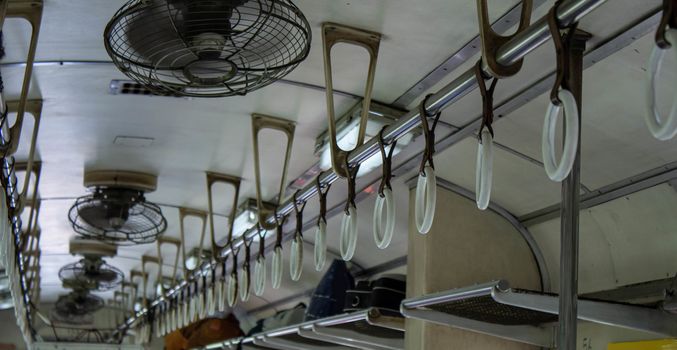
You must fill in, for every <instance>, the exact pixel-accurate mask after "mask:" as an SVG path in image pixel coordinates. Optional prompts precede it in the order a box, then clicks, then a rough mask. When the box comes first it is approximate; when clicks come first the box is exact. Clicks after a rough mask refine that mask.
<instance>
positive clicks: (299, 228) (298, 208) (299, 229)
mask: <svg viewBox="0 0 677 350" xmlns="http://www.w3.org/2000/svg"><path fill="white" fill-rule="evenodd" d="M299 192H301V190H298V191H296V192H294V213H295V214H296V231H295V232H294V238H296V237H303V210H304V209H305V208H306V201H300V200H298V194H299ZM299 203H300V205H299Z"/></svg>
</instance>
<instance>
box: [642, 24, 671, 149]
mask: <svg viewBox="0 0 677 350" xmlns="http://www.w3.org/2000/svg"><path fill="white" fill-rule="evenodd" d="M665 36H666V39H667V40H668V41H669V42H670V44H671V47H670V49H672V50H673V52H674V53H675V56H677V29H672V28H668V29H666V31H665ZM668 50H669V49H661V48H660V47H658V46H655V45H654V48H653V50H652V51H651V56H649V65H648V69H647V79H646V107H647V109H646V113H645V115H644V116H645V121H646V125H647V127H648V128H649V131H650V132H651V134H652V135H653V136H654V137H655V138H657V139H659V140H662V141H666V140H669V139H671V138H673V137H674V136H675V135H677V89H676V90H675V97H674V98H673V100H672V101H673V103H672V108H671V109H670V114H669V115H668V117H667V118H665V119H664V118H663V117H661V115H660V112H659V111H658V107H657V106H656V77H657V76H658V75H659V73H660V70H661V66H662V63H663V56H665V52H666V51H668ZM673 68H674V69H675V71H677V65H676V66H675V67H673ZM667 76H672V74H667ZM675 88H677V85H676V86H675Z"/></svg>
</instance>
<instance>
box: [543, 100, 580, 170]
mask: <svg viewBox="0 0 677 350" xmlns="http://www.w3.org/2000/svg"><path fill="white" fill-rule="evenodd" d="M557 97H558V98H559V100H560V101H562V105H561V106H556V105H554V104H553V103H552V102H551V103H550V105H548V110H547V112H546V113H545V123H543V144H542V146H543V147H542V155H543V165H544V166H545V172H546V173H547V174H548V177H549V178H550V179H551V180H553V181H557V182H560V181H562V180H564V179H565V178H566V177H567V176H568V175H569V173H570V172H571V168H572V166H573V165H574V160H575V159H576V151H577V149H578V129H579V125H578V106H577V105H576V99H575V98H574V95H573V94H572V93H571V91H569V90H565V89H560V90H559V91H558V92H557ZM562 108H564V118H565V125H566V130H564V149H563V150H562V159H560V161H559V164H558V163H557V159H556V157H557V156H556V154H555V136H556V133H557V117H558V115H559V112H560V110H561V109H562Z"/></svg>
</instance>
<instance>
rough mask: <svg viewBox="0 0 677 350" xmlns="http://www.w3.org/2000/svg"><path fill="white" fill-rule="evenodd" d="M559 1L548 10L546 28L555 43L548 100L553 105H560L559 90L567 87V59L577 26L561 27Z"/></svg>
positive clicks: (568, 61)
mask: <svg viewBox="0 0 677 350" xmlns="http://www.w3.org/2000/svg"><path fill="white" fill-rule="evenodd" d="M560 3H561V1H560V0H558V1H556V2H555V5H554V6H553V7H552V8H551V9H550V12H548V17H547V18H548V28H549V29H550V34H551V36H552V42H553V44H554V45H555V53H556V55H557V70H556V75H555V83H554V84H553V86H552V90H550V101H551V102H552V103H553V104H554V105H555V106H561V105H562V101H560V99H559V96H558V95H559V90H560V89H565V90H570V89H569V86H568V85H569V83H568V79H566V77H568V76H569V74H570V69H571V62H570V60H569V57H570V56H571V55H570V50H571V40H572V38H573V35H574V32H575V31H576V28H577V27H578V23H572V24H571V25H569V26H568V27H562V25H561V24H560V23H559V19H558V18H557V8H558V7H559V5H560ZM562 30H566V32H565V33H562Z"/></svg>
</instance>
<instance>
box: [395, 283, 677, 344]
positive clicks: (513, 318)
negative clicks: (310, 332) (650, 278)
mask: <svg viewBox="0 0 677 350" xmlns="http://www.w3.org/2000/svg"><path fill="white" fill-rule="evenodd" d="M558 309H559V298H558V296H557V295H555V294H546V293H541V292H535V291H530V290H523V289H513V288H510V286H509V284H508V282H506V281H494V282H490V283H486V284H481V285H476V286H471V287H466V288H459V289H454V290H450V291H446V292H441V293H436V294H431V295H427V296H423V297H418V298H411V299H406V300H404V301H402V305H401V312H402V314H403V315H404V316H405V317H408V318H413V319H420V320H424V321H430V322H433V323H437V324H442V325H448V326H452V327H455V328H460V329H464V330H468V331H474V332H478V333H483V334H488V335H492V336H496V337H500V338H504V339H509V340H514V341H518V342H523V343H528V344H533V345H537V346H543V347H553V346H555V334H556V325H557V320H558V313H559V311H558ZM578 319H579V321H589V322H593V323H600V324H604V325H608V326H616V327H621V328H628V329H634V330H640V331H645V332H649V333H654V334H657V335H661V336H669V337H675V336H677V315H672V314H669V313H667V312H664V311H662V310H657V309H654V308H650V307H645V306H639V305H633V304H626V303H615V302H608V301H599V300H592V299H585V298H579V299H578Z"/></svg>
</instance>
